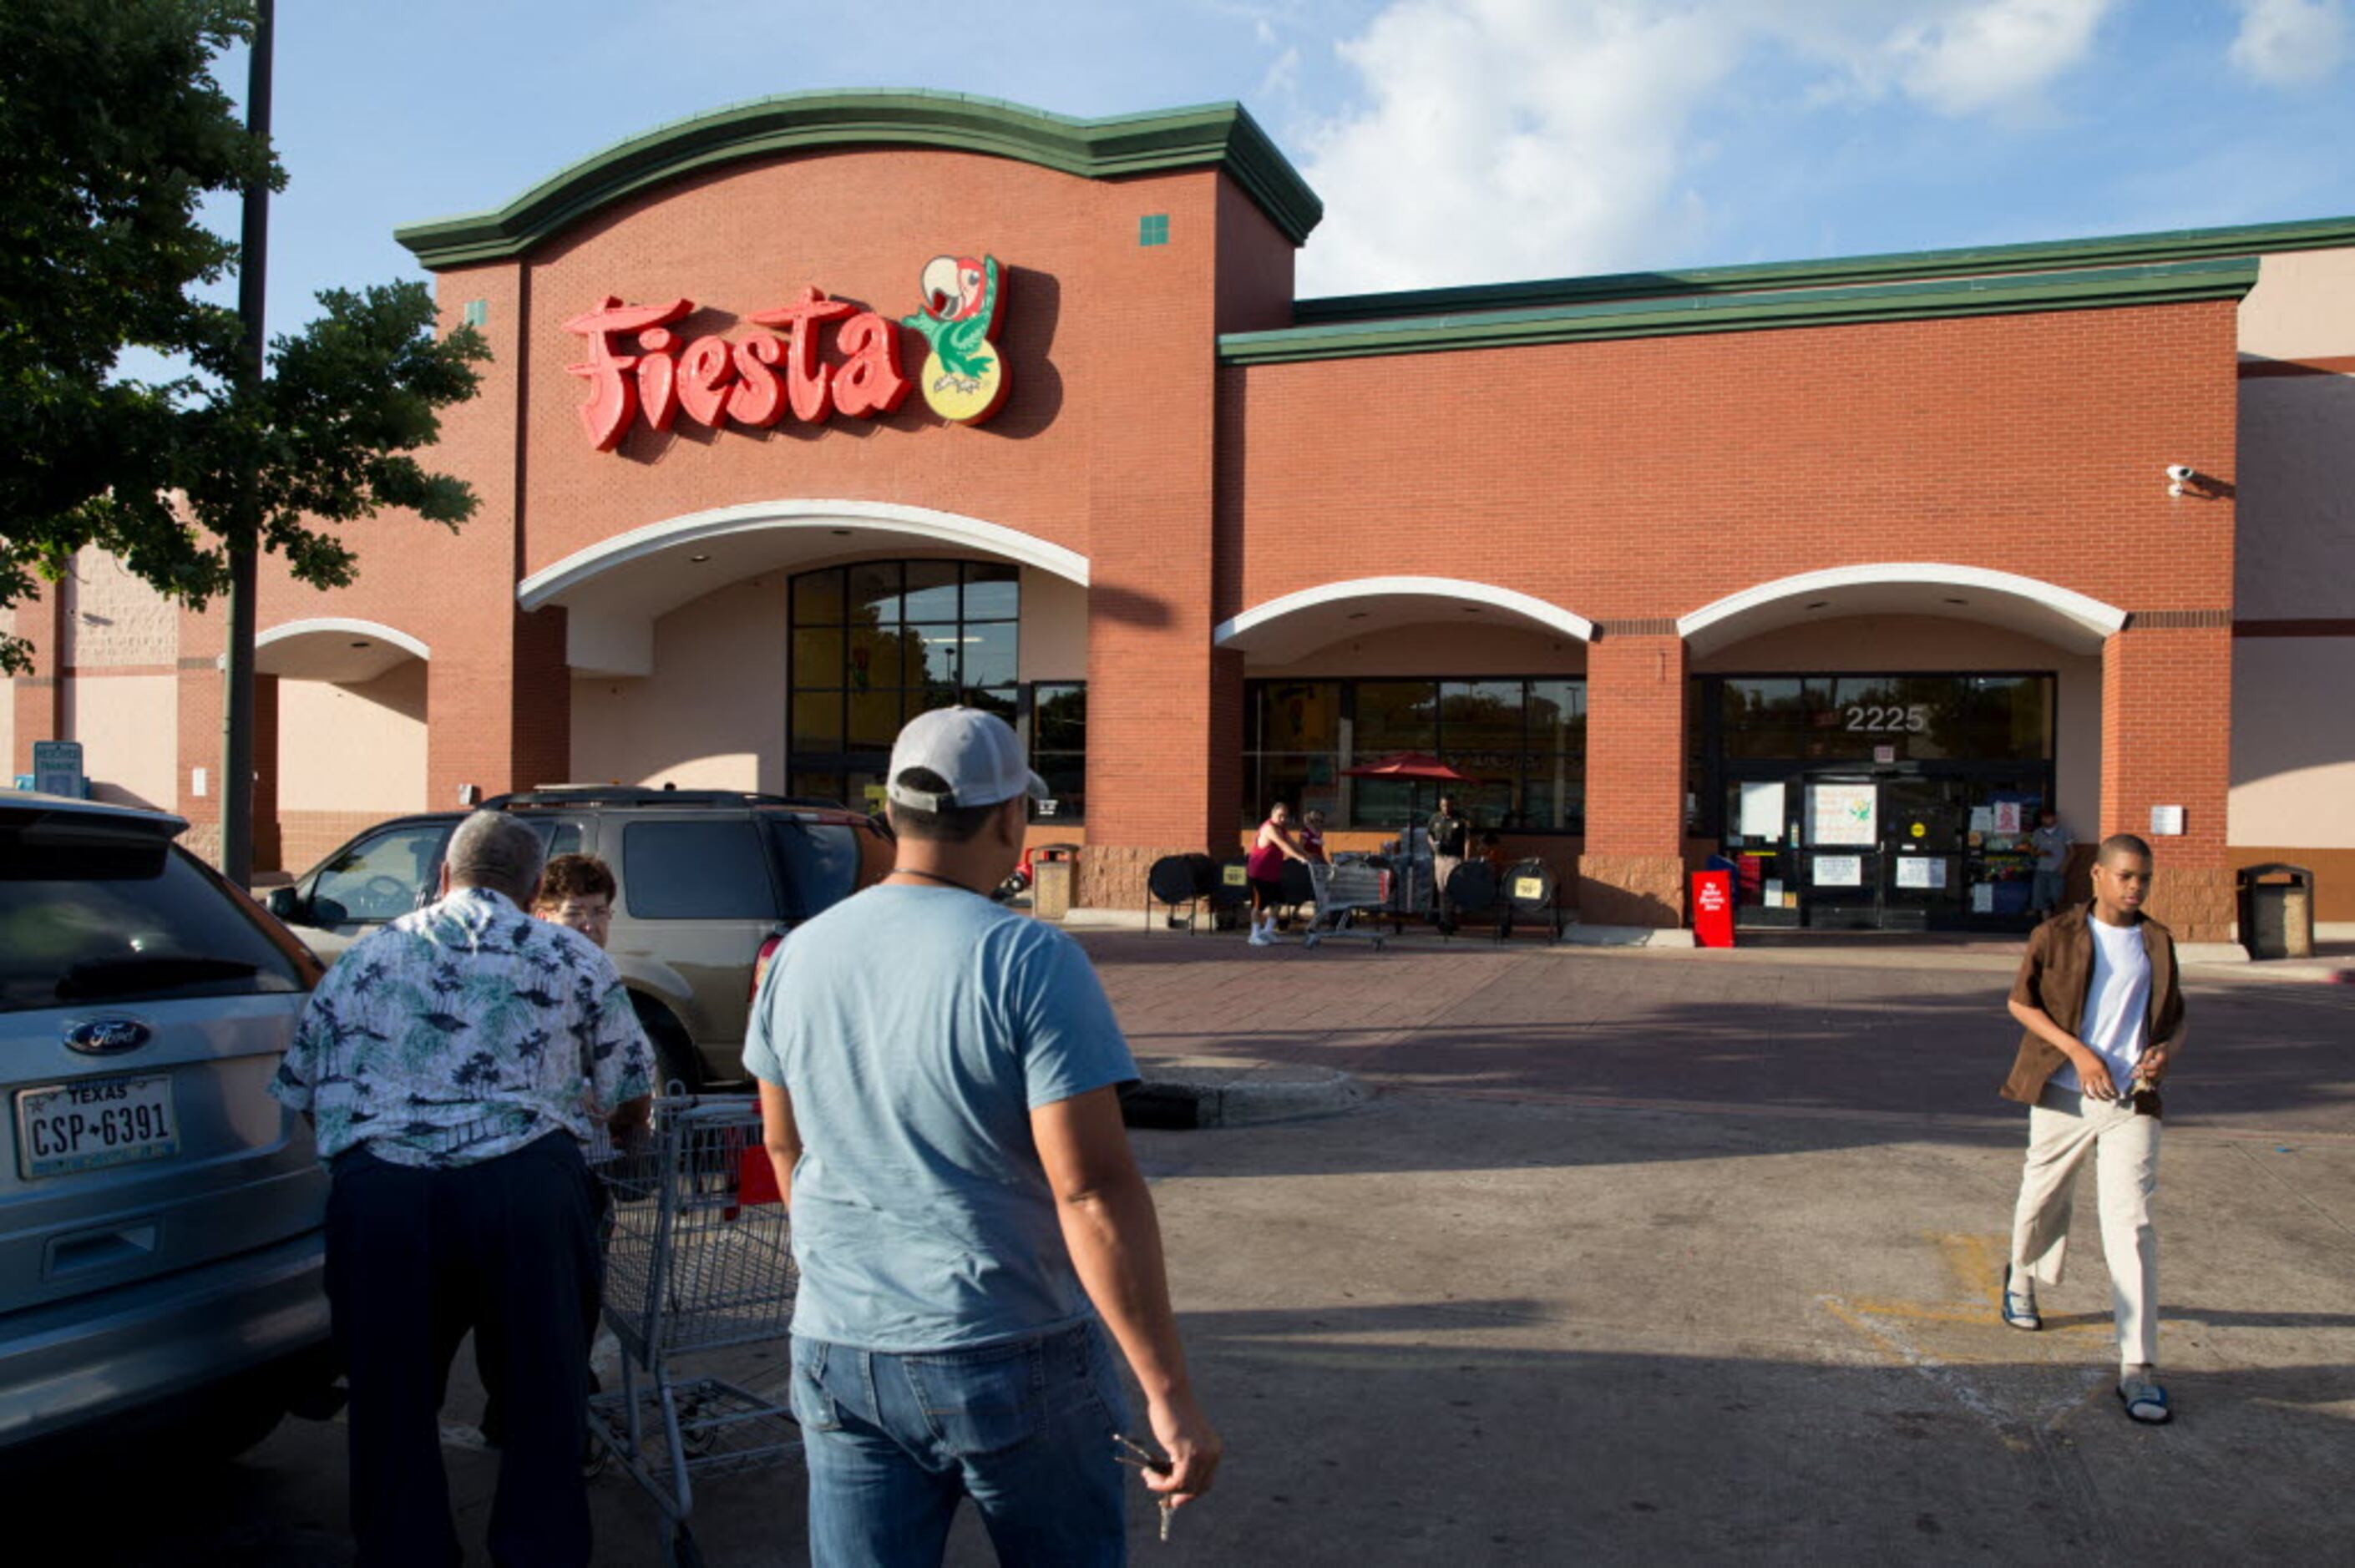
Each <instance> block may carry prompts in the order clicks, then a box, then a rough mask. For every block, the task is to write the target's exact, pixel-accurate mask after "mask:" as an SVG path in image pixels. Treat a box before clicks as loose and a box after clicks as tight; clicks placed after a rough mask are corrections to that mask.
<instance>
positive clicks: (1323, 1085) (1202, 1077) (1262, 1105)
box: [1120, 1066, 1372, 1131]
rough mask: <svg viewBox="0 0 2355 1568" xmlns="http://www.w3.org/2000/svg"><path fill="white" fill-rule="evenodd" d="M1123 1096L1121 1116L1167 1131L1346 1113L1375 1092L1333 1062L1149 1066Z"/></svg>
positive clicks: (1132, 1124)
mask: <svg viewBox="0 0 2355 1568" xmlns="http://www.w3.org/2000/svg"><path fill="white" fill-rule="evenodd" d="M1146 1073H1147V1075H1146V1078H1145V1079H1144V1080H1143V1081H1142V1082H1141V1083H1138V1084H1137V1085H1136V1086H1135V1087H1133V1088H1131V1089H1130V1090H1129V1091H1128V1092H1127V1093H1125V1094H1124V1095H1123V1096H1121V1101H1120V1108H1121V1119H1122V1120H1123V1121H1124V1122H1126V1123H1127V1124H1128V1125H1129V1126H1130V1127H1135V1128H1158V1129H1161V1130H1165V1131H1187V1130H1190V1129H1193V1128H1220V1127H1258V1126H1262V1125H1263V1124H1266V1123H1269V1122H1281V1121H1306V1120H1310V1119H1312V1118H1317V1117H1328V1116H1342V1115H1345V1114H1347V1113H1348V1112H1349V1111H1351V1110H1354V1109H1356V1108H1357V1107H1359V1106H1360V1105H1363V1104H1364V1103H1365V1102H1366V1101H1367V1100H1369V1099H1370V1098H1371V1097H1372V1096H1371V1095H1370V1094H1369V1092H1368V1090H1367V1089H1366V1086H1364V1085H1363V1084H1360V1083H1359V1081H1358V1080H1357V1079H1356V1078H1354V1077H1352V1076H1350V1075H1348V1074H1347V1073H1344V1072H1339V1071H1337V1070H1335V1069H1333V1068H1328V1067H1226V1068H1220V1067H1214V1066H1202V1067H1196V1068H1187V1067H1177V1066H1172V1067H1167V1068H1163V1069H1160V1070H1157V1071H1156V1070H1154V1069H1151V1068H1148V1069H1147V1070H1146Z"/></svg>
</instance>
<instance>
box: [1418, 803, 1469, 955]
mask: <svg viewBox="0 0 2355 1568" xmlns="http://www.w3.org/2000/svg"><path fill="white" fill-rule="evenodd" d="M1423 836H1424V837H1425V838H1427V839H1428V840H1430V842H1431V883H1432V893H1433V899H1434V905H1433V906H1434V907H1435V908H1436V909H1437V910H1438V912H1439V925H1440V928H1441V929H1442V930H1448V929H1452V928H1453V927H1454V926H1455V906H1453V905H1452V904H1450V903H1449V902H1448V901H1447V879H1448V878H1449V877H1451V876H1453V875H1455V868H1456V867H1457V866H1459V865H1462V864H1463V863H1464V852H1465V848H1466V847H1467V846H1468V845H1469V843H1470V842H1471V837H1472V824H1471V823H1470V822H1469V821H1466V820H1465V819H1464V818H1463V817H1461V816H1458V815H1457V814H1456V810H1455V796H1453V795H1442V796H1441V797H1440V798H1439V810H1437V811H1436V812H1434V813H1433V816H1432V819H1431V821H1429V822H1427V823H1425V824H1424V825H1423Z"/></svg>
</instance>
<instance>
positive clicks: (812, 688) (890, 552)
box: [517, 500, 1088, 825]
mask: <svg viewBox="0 0 2355 1568" xmlns="http://www.w3.org/2000/svg"><path fill="white" fill-rule="evenodd" d="M1087 583H1088V562H1087V558H1086V557H1085V556H1082V555H1081V554H1079V553H1078V552H1076V551H1073V550H1071V549H1069V548H1067V547H1065V546H1060V545H1057V544H1055V543H1053V542H1052V541H1050V540H1045V539H1040V538H1038V537H1036V536H1034V535H1028V534H1025V533H1022V532H1021V531H1019V530H1017V529H1012V528H1007V527H1005V526H1002V525H1000V524H993V523H989V522H986V521H984V520H982V519H978V518H972V517H964V516H959V515H956V514H949V513H944V512H940V511H935V510H932V509H928V508H921V507H911V506H900V505H894V504H890V503H877V502H853V501H809V500H785V501H775V502H763V503H751V504H746V505H740V506H731V507H726V508H721V509H718V510H714V511H709V512H701V513H696V514H689V515H687V516H683V517H677V518H671V519H667V520H666V521H663V522H659V523H655V524H647V525H646V526H645V527H642V528H638V529H634V530H632V531H631V532H629V533H627V534H623V535H618V536H617V537H615V538H613V539H610V540H606V541H603V542H602V543H600V544H598V545H596V546H591V547H589V548H587V549H584V550H581V551H579V552H576V553H575V554H573V555H571V556H567V557H565V558H564V559H562V560H560V561H558V562H555V563H553V564H552V565H550V566H549V567H545V568H543V569H541V570H540V571H538V572H535V573H533V574H532V575H531V576H530V577H527V578H526V579H525V580H524V582H523V583H522V585H521V586H520V588H518V592H517V597H518V600H519V602H520V603H521V605H522V608H524V609H527V610H532V609H540V608H542V607H545V606H549V605H561V606H563V607H564V608H565V609H566V611H567V657H568V662H570V665H571V669H572V675H573V681H572V694H571V696H572V712H571V718H572V725H571V734H572V742H571V745H572V752H571V758H572V767H571V774H572V777H573V778H574V779H580V780H583V781H602V780H619V781H621V782H624V783H643V784H665V783H669V784H677V785H680V786H682V787H689V788H716V789H748V790H761V791H765V792H771V793H791V794H797V795H810V796H822V797H826V798H829V799H836V800H846V801H847V802H849V803H851V804H854V805H859V806H862V807H873V806H879V803H880V800H881V794H880V791H881V784H882V776H883V771H884V763H885V760H886V758H888V755H889V752H890V743H891V739H892V737H893V736H895V735H896V734H897V733H898V730H899V728H900V726H901V725H902V724H904V723H905V722H906V721H907V720H908V719H909V718H911V717H912V716H914V715H916V714H917V713H920V712H922V711H924V710H925V709H926V708H928V707H936V706H943V705H949V704H952V703H962V704H965V705H973V706H978V707H983V708H987V709H989V710H991V711H995V712H998V713H1000V714H1002V715H1004V716H1005V717H1006V718H1007V720H1008V722H1010V723H1012V724H1013V725H1015V726H1016V728H1017V730H1018V732H1019V733H1021V734H1022V735H1023V736H1024V738H1025V742H1026V745H1027V746H1028V747H1029V749H1030V752H1031V755H1032V758H1033V761H1034V764H1035V765H1037V766H1038V767H1039V769H1040V771H1041V772H1042V773H1044V774H1046V775H1047V776H1048V777H1049V779H1050V783H1052V784H1054V785H1056V787H1057V788H1058V789H1059V794H1058V796H1057V798H1056V800H1054V801H1053V802H1052V804H1051V807H1050V810H1051V812H1052V813H1053V814H1054V815H1055V816H1056V817H1057V818H1058V819H1059V820H1060V824H1062V825H1071V824H1074V823H1076V822H1077V821H1083V820H1084V768H1083V757H1084V751H1085V721H1086V688H1085V683H1086V679H1087V656H1088V650H1087V625H1088V606H1087Z"/></svg>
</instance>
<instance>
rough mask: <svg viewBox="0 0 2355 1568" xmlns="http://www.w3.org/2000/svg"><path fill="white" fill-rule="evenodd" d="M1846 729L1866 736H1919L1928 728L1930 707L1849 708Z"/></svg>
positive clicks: (1866, 706)
mask: <svg viewBox="0 0 2355 1568" xmlns="http://www.w3.org/2000/svg"><path fill="white" fill-rule="evenodd" d="M1848 727H1849V730H1850V731H1851V732H1857V731H1861V732H1863V733H1865V734H1868V735H1920V734H1922V733H1923V731H1925V730H1927V729H1928V728H1929V727H1930V705H1929V704H1927V703H1915V704H1914V705H1913V706H1911V707H1904V708H1901V707H1893V706H1891V707H1884V706H1881V705H1879V704H1871V705H1864V706H1856V707H1850V708H1849V710H1848Z"/></svg>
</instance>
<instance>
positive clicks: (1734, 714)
mask: <svg viewBox="0 0 2355 1568" xmlns="http://www.w3.org/2000/svg"><path fill="white" fill-rule="evenodd" d="M1721 686H1722V695H1721V698H1720V708H1719V711H1720V715H1721V724H1722V726H1723V735H1724V743H1723V744H1724V748H1725V755H1726V757H1727V758H1775V759H1793V760H1799V759H1804V760H1807V761H1817V762H1870V761H1873V760H1874V759H1875V758H1877V757H1879V756H1880V755H1881V753H1883V752H1891V753H1893V754H1894V757H1893V760H1896V761H1899V762H1927V761H1940V760H1949V759H1951V760H1971V761H1981V762H1992V761H2008V762H2030V761H2038V762H2041V761H2043V760H2044V759H2046V758H2050V757H2051V755H2052V715H2051V708H2052V705H2051V686H2052V682H2051V676H2049V675H1805V676H1799V675H1727V676H1724V677H1722V679H1721Z"/></svg>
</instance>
